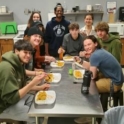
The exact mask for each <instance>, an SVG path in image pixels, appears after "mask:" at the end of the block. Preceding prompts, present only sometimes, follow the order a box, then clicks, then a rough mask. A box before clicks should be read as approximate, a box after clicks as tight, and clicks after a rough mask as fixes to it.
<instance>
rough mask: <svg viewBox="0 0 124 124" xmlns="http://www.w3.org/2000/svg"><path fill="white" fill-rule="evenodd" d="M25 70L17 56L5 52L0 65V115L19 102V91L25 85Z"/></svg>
mask: <svg viewBox="0 0 124 124" xmlns="http://www.w3.org/2000/svg"><path fill="white" fill-rule="evenodd" d="M25 76H26V74H25V68H24V65H22V64H21V62H20V60H19V58H18V56H17V55H16V54H15V53H13V52H7V53H5V54H3V56H2V62H1V63H0V113H2V112H3V111H4V110H5V109H6V108H8V107H9V106H11V105H13V104H15V103H17V102H18V101H19V100H20V96H19V89H20V88H22V87H23V86H25V85H26V82H25Z"/></svg>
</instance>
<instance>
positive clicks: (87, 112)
mask: <svg viewBox="0 0 124 124" xmlns="http://www.w3.org/2000/svg"><path fill="white" fill-rule="evenodd" d="M69 68H71V64H70V63H66V64H65V66H64V67H63V68H62V69H50V70H49V69H48V70H49V71H52V72H58V73H61V74H62V79H61V81H60V82H59V83H58V84H56V85H54V84H51V88H50V90H54V91H55V92H56V101H55V105H54V106H53V108H49V107H48V108H47V106H45V107H44V108H42V107H41V108H39V107H38V106H37V105H36V104H35V103H34V102H33V103H32V105H31V108H30V110H29V113H28V114H29V116H32V117H36V123H38V121H37V120H38V117H80V116H88V117H94V118H96V117H103V115H104V112H103V109H102V106H101V103H100V99H99V94H98V91H97V88H96V85H95V82H94V81H91V84H90V89H89V91H90V92H89V94H88V95H83V94H81V83H77V84H75V83H73V82H74V80H73V76H72V75H69V74H68V70H69ZM94 120H95V119H94ZM94 123H95V121H94Z"/></svg>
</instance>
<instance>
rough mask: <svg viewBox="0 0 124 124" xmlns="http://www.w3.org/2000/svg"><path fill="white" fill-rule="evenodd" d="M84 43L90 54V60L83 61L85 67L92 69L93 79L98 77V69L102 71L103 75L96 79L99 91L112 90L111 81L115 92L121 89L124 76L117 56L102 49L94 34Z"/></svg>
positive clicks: (86, 50)
mask: <svg viewBox="0 0 124 124" xmlns="http://www.w3.org/2000/svg"><path fill="white" fill-rule="evenodd" d="M83 45H84V49H85V52H86V53H87V55H89V62H86V61H82V62H81V63H82V65H83V67H85V68H86V69H89V70H90V71H92V74H93V75H92V79H96V78H97V74H98V70H99V72H101V73H102V76H101V77H100V78H99V79H98V80H97V81H96V85H97V88H98V91H99V92H100V93H103V92H110V85H111V82H112V83H113V85H114V91H115V92H117V91H118V90H120V89H121V87H122V83H123V81H124V76H123V72H122V69H121V66H120V64H119V63H118V61H117V60H116V59H115V57H114V56H113V55H111V54H110V53H109V52H107V51H106V50H104V49H102V48H101V45H100V43H99V41H98V40H97V39H96V38H95V36H93V35H90V36H87V37H86V39H85V40H84V42H83ZM77 58H78V59H79V57H76V58H75V59H76V60H77ZM78 61H79V60H78Z"/></svg>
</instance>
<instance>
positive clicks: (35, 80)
mask: <svg viewBox="0 0 124 124" xmlns="http://www.w3.org/2000/svg"><path fill="white" fill-rule="evenodd" d="M46 76H47V74H46V73H45V72H42V73H41V74H40V75H38V76H35V77H34V78H33V80H32V81H31V82H32V83H34V84H35V85H37V84H39V83H41V81H42V80H43V79H44V78H45V77H46Z"/></svg>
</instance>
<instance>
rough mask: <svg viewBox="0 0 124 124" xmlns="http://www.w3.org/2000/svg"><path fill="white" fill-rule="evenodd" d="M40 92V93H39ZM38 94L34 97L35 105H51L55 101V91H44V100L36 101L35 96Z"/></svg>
mask: <svg viewBox="0 0 124 124" xmlns="http://www.w3.org/2000/svg"><path fill="white" fill-rule="evenodd" d="M39 92H42V91H39ZM39 92H37V94H36V95H35V103H36V104H39V105H43V104H53V103H54V102H55V99H56V93H55V91H52V90H51V91H45V92H46V94H47V97H46V100H37V96H38V94H39Z"/></svg>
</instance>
